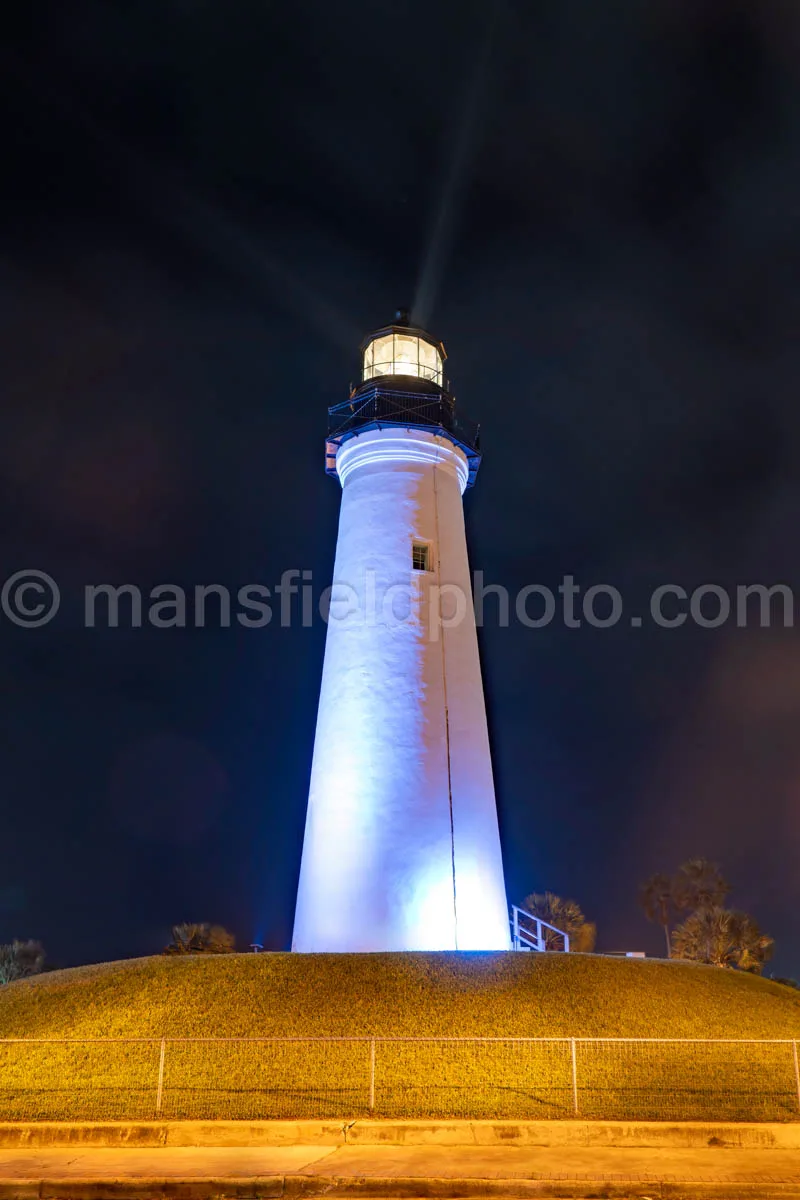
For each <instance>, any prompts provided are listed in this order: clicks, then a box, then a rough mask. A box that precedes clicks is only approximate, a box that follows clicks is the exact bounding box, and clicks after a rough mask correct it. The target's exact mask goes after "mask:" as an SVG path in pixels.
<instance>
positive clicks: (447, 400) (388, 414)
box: [326, 387, 481, 486]
mask: <svg viewBox="0 0 800 1200" xmlns="http://www.w3.org/2000/svg"><path fill="white" fill-rule="evenodd" d="M384 425H402V426H404V427H405V428H406V429H438V430H439V431H440V432H442V433H444V434H446V435H447V436H448V437H449V438H450V439H451V440H452V441H453V442H455V443H456V445H458V446H460V447H461V449H462V450H463V451H464V453H465V455H466V456H467V461H468V462H469V482H468V485H467V486H471V485H472V484H473V483H474V482H475V476H476V474H477V472H478V467H479V466H480V461H481V454H480V426H479V425H478V423H477V422H476V421H470V420H467V419H465V418H463V417H457V416H456V413H455V407H454V404H453V400H452V398H451V397H450V396H448V395H447V393H442V392H439V391H436V392H433V391H431V392H422V391H420V392H399V391H395V390H394V389H389V388H381V387H373V388H364V387H362V388H360V389H359V390H358V391H357V392H354V393H353V395H352V396H351V397H350V399H349V400H344V401H342V403H341V404H334V405H333V407H332V408H329V409H328V447H329V450H328V454H329V455H330V451H331V449H332V448H333V447H336V446H339V445H341V444H342V442H345V441H347V440H348V439H349V438H351V437H355V436H356V434H358V433H361V432H363V431H364V430H366V429H380V428H382V427H383V426H384ZM326 469H328V471H329V473H330V474H335V468H334V467H333V464H332V463H329V465H328V467H327V468H326Z"/></svg>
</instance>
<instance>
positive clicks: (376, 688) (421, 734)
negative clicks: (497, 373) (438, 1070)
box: [292, 313, 510, 952]
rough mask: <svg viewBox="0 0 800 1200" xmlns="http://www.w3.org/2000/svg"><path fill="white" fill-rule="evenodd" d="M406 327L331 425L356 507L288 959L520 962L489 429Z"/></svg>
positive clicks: (439, 349)
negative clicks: (491, 700)
mask: <svg viewBox="0 0 800 1200" xmlns="http://www.w3.org/2000/svg"><path fill="white" fill-rule="evenodd" d="M396 321H397V323H396V324H395V325H390V326H388V327H387V328H385V329H380V330H378V331H377V332H375V333H372V334H370V336H369V337H368V338H367V339H366V341H365V342H364V344H363V346H362V355H363V357H362V379H361V383H360V384H359V386H358V387H357V388H355V389H354V390H353V392H352V393H351V395H350V398H349V399H348V400H347V401H345V402H344V403H343V404H338V405H335V406H334V407H333V408H332V409H330V413H329V418H330V425H329V435H328V442H327V447H326V451H327V464H326V465H327V470H328V473H329V474H331V475H335V476H336V477H337V478H338V479H339V482H340V483H341V485H342V505H341V513H340V517H339V537H338V541H337V544H336V562H335V566H334V583H333V589H332V596H331V610H330V618H329V623H328V631H327V640H326V644H325V663H324V667H323V671H322V687H321V691H320V701H319V713H318V716H317V730H316V739H315V742H314V759H313V764H312V768H311V785H310V790H309V797H308V814H307V818H306V829H305V840H304V843H303V858H302V865H301V870H300V883H299V887H298V893H297V909H296V913H295V923H294V938H293V943H292V949H293V950H296V951H305V952H307V951H370V950H507V949H509V947H510V941H509V923H508V909H507V906H506V895H505V886H504V882H503V863H502V858H501V854H500V839H499V835H498V828H497V810H496V805H495V796H494V785H493V781H492V764H491V758H490V754H489V738H488V734H487V729H486V710H485V706H484V699H483V685H482V681H481V669H480V662H479V659H478V643H477V637H476V633H475V617H474V613H473V607H472V591H471V579H470V571H469V562H468V559H467V545H466V539H465V536H464V512H463V507H462V495H463V493H464V491H465V489H466V488H468V487H471V486H472V484H473V483H474V482H475V475H476V472H477V470H478V466H479V464H480V454H479V452H478V437H477V427H475V426H472V425H470V424H469V423H468V422H464V421H462V420H461V419H460V418H458V417H456V414H455V406H454V402H453V397H452V396H451V395H450V393H449V391H448V390H447V381H446V380H445V378H444V375H443V361H444V357H445V355H444V347H443V346H442V345H441V343H438V342H436V341H435V339H434V338H432V337H431V336H430V335H429V334H428V333H426V332H425V331H424V330H422V329H417V328H414V327H412V326H411V325H410V324H409V323H408V319H407V317H406V315H405V314H404V313H398V314H397V317H396Z"/></svg>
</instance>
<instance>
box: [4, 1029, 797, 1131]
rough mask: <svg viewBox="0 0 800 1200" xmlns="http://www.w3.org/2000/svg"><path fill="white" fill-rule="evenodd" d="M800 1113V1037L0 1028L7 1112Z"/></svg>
mask: <svg viewBox="0 0 800 1200" xmlns="http://www.w3.org/2000/svg"><path fill="white" fill-rule="evenodd" d="M356 1117H394V1118H406V1117H409V1118H410V1117H427V1118H437V1117H438V1118H447V1117H462V1118H473V1119H480V1118H498V1119H500V1118H509V1119H517V1120H533V1119H537V1118H539V1119H541V1118H550V1119H559V1118H561V1119H563V1118H575V1117H579V1118H581V1117H582V1118H595V1119H608V1120H612V1119H619V1120H622V1119H625V1120H656V1121H658V1120H664V1121H666V1120H670V1121H673V1120H684V1121H686V1120H712V1119H713V1120H732V1121H737V1120H738V1121H798V1120H800V1071H798V1044H797V1042H796V1041H757V1040H748V1041H742V1040H733V1039H731V1040H727V1039H718V1040H683V1039H680V1040H679V1039H657V1038H652V1039H642V1038H639V1039H631V1038H381V1037H376V1038H363V1037H354V1038H161V1039H159V1038H99V1039H91V1040H66V1039H58V1040H56V1039H45V1040H40V1039H33V1038H24V1039H0V1120H5V1121H32V1120H58V1121H67V1120H71V1121H103V1120H152V1119H159V1118H160V1119H164V1120H187V1119H198V1120H220V1119H229V1120H258V1119H262V1120H266V1119H270V1118H272V1119H275V1118H324V1119H325V1118H327V1119H337V1118H339V1119H353V1118H356Z"/></svg>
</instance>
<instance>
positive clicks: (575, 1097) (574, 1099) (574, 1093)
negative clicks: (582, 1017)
mask: <svg viewBox="0 0 800 1200" xmlns="http://www.w3.org/2000/svg"><path fill="white" fill-rule="evenodd" d="M569 1045H570V1052H571V1058H572V1111H573V1113H574V1114H575V1116H576V1117H577V1115H578V1058H577V1055H576V1053H575V1038H570V1039H569Z"/></svg>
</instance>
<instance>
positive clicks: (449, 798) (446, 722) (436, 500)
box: [433, 447, 458, 950]
mask: <svg viewBox="0 0 800 1200" xmlns="http://www.w3.org/2000/svg"><path fill="white" fill-rule="evenodd" d="M436 457H437V462H435V463H434V465H433V520H434V528H435V531H436V582H437V586H438V588H439V601H440V602H441V596H442V557H441V541H440V539H439V489H438V487H437V484H436V471H437V466H438V457H439V455H438V447H437V455H436ZM440 615H441V613H440V610H439V608H438V606H437V617H438V616H440ZM438 637H439V646H440V648H441V657H442V692H443V694H444V696H443V698H444V744H445V754H446V756H447V802H448V805H449V810H450V866H451V870H452V874H453V941H454V946H455V949H456V950H457V949H458V902H457V897H456V830H455V821H454V820H453V775H452V771H451V767H450V708H449V705H448V702H447V659H446V651H445V645H444V627H443V626H440V628H439V631H438Z"/></svg>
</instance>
